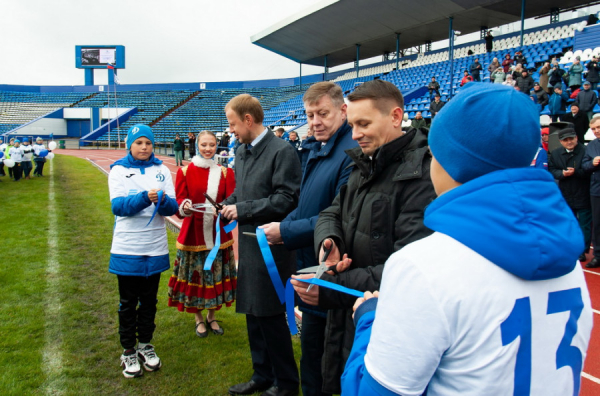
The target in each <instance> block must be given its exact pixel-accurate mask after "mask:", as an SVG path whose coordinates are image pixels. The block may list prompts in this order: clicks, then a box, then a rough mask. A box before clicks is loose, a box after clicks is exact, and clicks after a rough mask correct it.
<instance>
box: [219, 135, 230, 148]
mask: <svg viewBox="0 0 600 396" xmlns="http://www.w3.org/2000/svg"><path fill="white" fill-rule="evenodd" d="M229 141H230V136H229V134H228V133H227V132H223V135H222V136H221V142H220V144H219V147H223V148H225V149H228V148H229Z"/></svg>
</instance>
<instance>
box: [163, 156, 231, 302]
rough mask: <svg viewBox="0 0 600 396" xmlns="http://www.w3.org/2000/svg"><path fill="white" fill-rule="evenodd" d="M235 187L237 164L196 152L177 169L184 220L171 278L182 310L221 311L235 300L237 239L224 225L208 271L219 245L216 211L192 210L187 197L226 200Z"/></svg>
mask: <svg viewBox="0 0 600 396" xmlns="http://www.w3.org/2000/svg"><path fill="white" fill-rule="evenodd" d="M234 189H235V175H234V173H233V170H232V169H229V168H225V167H222V166H220V165H217V164H216V163H215V162H214V161H213V160H209V159H205V158H202V157H199V156H195V157H194V158H193V159H192V163H191V164H189V165H187V166H185V167H183V168H180V169H179V170H178V171H177V178H176V181H175V190H176V196H177V203H178V204H179V208H180V209H179V213H178V214H177V216H178V217H180V218H182V219H183V225H182V227H181V231H180V232H179V237H178V238H177V258H176V260H175V263H174V265H173V275H172V276H171V278H170V279H169V306H171V307H177V309H178V310H179V311H186V312H190V313H197V312H199V311H201V310H203V309H205V308H206V309H216V310H219V309H220V308H221V306H222V304H223V303H225V305H226V306H228V307H229V306H231V303H232V302H233V301H234V300H235V295H236V287H237V274H236V268H235V257H234V254H233V242H234V241H233V238H232V236H231V233H229V234H226V233H225V231H223V225H222V224H221V227H220V228H221V246H220V248H219V253H218V254H217V257H216V258H215V261H214V263H213V266H212V269H211V270H210V271H204V270H203V267H204V261H205V260H206V257H207V256H208V254H209V252H210V250H211V249H212V248H213V247H214V241H215V224H216V219H217V218H216V216H215V214H214V211H213V210H209V211H208V212H205V213H198V212H192V213H191V214H190V215H186V214H185V213H184V212H183V205H184V204H185V203H186V202H190V203H192V204H201V203H205V202H206V198H205V197H204V193H207V194H208V195H209V196H210V197H211V198H212V199H213V200H214V201H215V202H222V201H223V200H225V198H227V197H228V196H229V195H231V194H232V193H233V190H234ZM206 203H208V202H206Z"/></svg>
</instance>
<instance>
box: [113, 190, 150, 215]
mask: <svg viewBox="0 0 600 396" xmlns="http://www.w3.org/2000/svg"><path fill="white" fill-rule="evenodd" d="M110 203H111V207H112V212H113V214H114V215H116V216H121V217H127V216H133V215H135V214H137V213H139V212H141V211H142V210H144V209H146V208H147V207H148V206H150V204H151V203H152V201H150V199H149V198H148V192H147V191H142V192H140V193H138V194H135V195H129V196H127V197H117V198H114V199H113V200H112V201H110Z"/></svg>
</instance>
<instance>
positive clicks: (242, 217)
mask: <svg viewBox="0 0 600 396" xmlns="http://www.w3.org/2000/svg"><path fill="white" fill-rule="evenodd" d="M301 178H302V171H301V168H300V160H299V159H298V154H296V150H294V148H293V147H292V145H291V144H289V143H288V142H286V141H285V140H283V139H280V138H278V137H276V136H275V135H274V134H273V133H272V132H271V131H270V130H269V131H267V134H266V135H265V137H263V138H262V140H261V141H260V142H258V144H257V145H256V146H254V147H252V148H251V149H250V150H248V146H247V145H246V144H242V145H240V147H239V148H238V150H237V152H236V156H235V179H236V187H235V190H234V191H233V194H231V195H230V196H229V197H228V198H227V199H226V200H225V201H224V202H223V203H225V204H227V205H231V204H235V205H236V209H237V214H238V227H239V228H238V237H239V245H238V246H239V250H238V278H237V302H236V312H238V313H243V314H251V315H254V316H273V315H277V314H280V313H282V312H284V310H285V306H284V305H282V304H281V302H280V301H279V298H278V297H277V293H276V292H275V288H274V287H273V284H272V283H271V278H269V274H268V272H267V267H266V266H265V262H264V260H263V257H262V254H261V252H260V248H259V246H258V241H257V240H256V238H253V237H250V236H246V235H244V234H243V233H244V232H252V233H255V232H256V227H258V226H260V225H263V224H266V223H270V222H273V221H281V220H283V218H284V217H285V216H287V214H288V213H290V212H291V211H292V210H294V209H295V208H296V206H297V205H298V196H299V193H300V181H301ZM271 252H272V254H273V258H274V259H275V263H276V265H277V269H278V270H279V275H280V276H281V280H282V281H283V282H284V286H285V282H286V281H287V279H288V278H289V277H290V276H291V275H292V274H293V273H294V272H295V271H296V257H295V254H294V253H293V252H290V251H288V250H287V249H286V248H285V247H284V245H273V246H271Z"/></svg>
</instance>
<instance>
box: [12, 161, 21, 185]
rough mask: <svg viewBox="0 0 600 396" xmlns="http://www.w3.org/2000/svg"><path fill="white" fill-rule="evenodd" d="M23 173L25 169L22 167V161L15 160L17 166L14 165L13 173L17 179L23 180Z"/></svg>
mask: <svg viewBox="0 0 600 396" xmlns="http://www.w3.org/2000/svg"><path fill="white" fill-rule="evenodd" d="M22 174H23V169H21V163H20V162H15V166H13V167H12V175H13V177H14V179H15V181H17V180H21V175H22Z"/></svg>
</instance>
